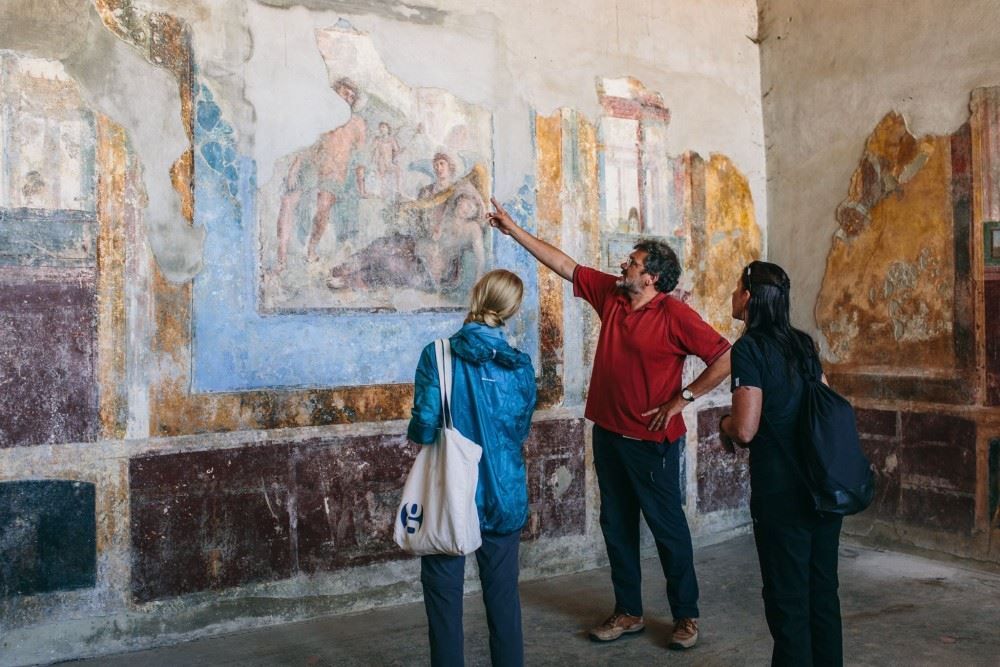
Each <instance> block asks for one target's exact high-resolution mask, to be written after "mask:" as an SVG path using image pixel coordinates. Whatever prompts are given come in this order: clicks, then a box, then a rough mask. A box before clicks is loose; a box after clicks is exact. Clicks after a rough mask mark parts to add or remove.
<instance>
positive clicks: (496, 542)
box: [407, 269, 535, 667]
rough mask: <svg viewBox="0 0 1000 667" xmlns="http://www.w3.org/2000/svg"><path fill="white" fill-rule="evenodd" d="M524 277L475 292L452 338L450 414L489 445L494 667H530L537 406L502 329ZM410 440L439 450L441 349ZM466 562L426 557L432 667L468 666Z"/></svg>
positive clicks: (488, 590)
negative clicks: (525, 553)
mask: <svg viewBox="0 0 1000 667" xmlns="http://www.w3.org/2000/svg"><path fill="white" fill-rule="evenodd" d="M523 294H524V285H523V284H522V282H521V279H520V278H518V277H517V275H515V274H513V273H511V272H510V271H505V270H502V269H498V270H496V271H490V272H489V273H487V274H486V275H484V276H483V277H482V278H480V279H479V282H477V283H476V285H475V287H473V288H472V299H471V304H470V306H469V314H468V316H467V317H466V318H465V325H464V326H463V327H462V328H461V329H459V330H458V332H457V333H455V334H454V335H452V336H451V338H450V341H451V350H452V356H453V363H452V368H453V376H454V379H453V381H452V396H451V406H452V408H451V414H452V421H453V422H454V426H455V428H457V429H458V430H459V431H460V432H461V433H462V434H463V435H465V436H466V437H467V438H470V439H471V440H473V441H475V442H477V443H479V444H480V445H482V448H483V455H482V458H481V459H480V461H479V486H478V487H477V489H476V505H477V507H478V510H479V526H480V531H481V532H482V536H483V545H482V546H481V547H480V548H479V549H478V550H477V551H476V561H477V562H478V564H479V578H480V581H481V582H482V588H483V601H484V602H485V604H486V619H487V622H488V625H489V631H490V657H491V659H492V662H493V665H495V666H500V665H503V666H505V667H506V666H508V665H509V666H512V667H513V666H520V665H523V664H524V646H523V641H522V636H521V602H520V598H519V596H518V591H517V576H518V565H517V555H518V545H519V543H520V534H521V528H523V527H524V524H525V522H526V521H527V519H528V488H527V482H526V479H525V470H524V454H523V452H522V450H521V448H522V445H523V444H524V440H525V438H526V437H527V436H528V430H529V428H530V427H531V414H532V412H534V409H535V371H534V369H533V368H532V366H531V358H530V357H529V356H528V355H526V354H524V353H523V352H519V351H518V350H516V349H514V348H513V347H511V346H510V345H508V344H507V341H506V340H505V338H504V331H503V326H504V323H505V322H506V321H507V320H508V319H509V318H510V317H511V316H512V315H513V314H514V313H516V312H517V310H518V308H520V306H521V298H522V296H523ZM414 385H415V388H414V396H413V417H412V418H411V419H410V425H409V429H408V430H407V435H408V437H409V438H410V440H412V441H413V442H416V443H419V444H422V445H431V444H432V443H434V442H435V439H436V437H437V430H438V429H439V428H441V425H442V413H441V396H440V393H439V389H438V373H437V362H436V360H435V353H434V344H433V343H431V344H429V345H428V346H427V347H425V348H424V351H423V354H421V356H420V362H419V363H418V364H417V372H416V378H415V380H414ZM464 573H465V557H464V556H444V555H435V556H423V557H422V558H421V564H420V581H421V583H422V584H423V588H424V607H425V608H426V610H427V624H428V635H429V638H430V646H431V664H432V665H434V666H435V667H438V666H444V665H446V666H448V667H452V666H455V665H462V664H464V658H463V652H462V646H463V641H464V640H463V634H462V595H463V581H464Z"/></svg>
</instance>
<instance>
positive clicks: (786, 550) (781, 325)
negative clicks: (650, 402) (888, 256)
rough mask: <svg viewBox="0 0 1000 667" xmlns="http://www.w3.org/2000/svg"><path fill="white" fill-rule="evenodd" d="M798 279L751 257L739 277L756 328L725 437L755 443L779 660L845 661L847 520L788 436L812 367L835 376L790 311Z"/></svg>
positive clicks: (770, 618)
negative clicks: (794, 453)
mask: <svg viewBox="0 0 1000 667" xmlns="http://www.w3.org/2000/svg"><path fill="white" fill-rule="evenodd" d="M790 287H791V283H790V281H789V279H788V274H786V273H785V271H784V270H783V269H782V268H781V267H780V266H778V265H777V264H771V263H770V262H759V261H758V262H751V263H750V264H749V265H747V266H746V267H745V268H744V269H743V270H742V271H741V272H740V276H739V278H737V280H736V286H735V289H734V290H733V294H732V308H733V317H734V318H735V319H737V320H742V321H743V322H745V323H746V329H745V330H744V333H743V335H742V336H741V337H740V339H739V340H737V341H736V343H735V344H734V345H733V352H732V358H733V364H732V366H733V368H732V371H733V372H732V392H733V413H732V414H731V415H726V416H725V417H723V418H722V420H721V421H720V422H719V435H720V437H721V438H722V443H723V445H724V446H725V447H726V448H727V449H728V450H729V451H733V443H734V442H735V443H737V444H739V445H740V446H741V447H749V448H750V515H751V516H752V517H753V533H754V542H755V543H756V545H757V556H758V560H759V561H760V574H761V579H762V580H763V583H764V616H765V617H766V618H767V627H768V629H770V631H771V637H772V638H773V639H774V650H773V653H772V655H771V664H772V665H842V664H843V663H844V653H843V638H842V631H841V621H840V599H839V597H838V595H837V586H838V581H837V550H838V547H839V543H840V526H841V522H842V519H841V517H840V516H838V515H828V516H823V517H821V516H820V515H819V514H818V513H817V512H816V511H815V510H814V505H813V500H812V497H811V496H810V493H809V490H808V489H807V488H806V486H805V483H804V482H803V481H802V478H801V475H800V473H799V472H798V471H797V470H795V469H794V468H793V464H792V463H791V460H790V458H789V457H788V455H787V454H786V453H785V452H783V451H781V450H782V447H787V446H788V445H787V444H785V443H793V442H795V423H796V417H797V415H798V411H799V406H800V404H801V403H802V396H803V390H804V387H805V384H804V382H803V379H802V377H803V376H802V374H803V373H805V372H807V373H809V374H810V375H811V376H812V377H814V378H820V380H821V381H822V382H823V383H824V384H826V376H825V375H824V374H823V367H822V366H821V365H820V361H819V356H818V355H817V354H816V343H815V341H813V339H812V337H811V336H809V334H807V333H805V332H804V331H800V330H798V329H795V328H793V327H792V325H791V321H790V319H789V314H788V310H789V300H790V295H789V293H790Z"/></svg>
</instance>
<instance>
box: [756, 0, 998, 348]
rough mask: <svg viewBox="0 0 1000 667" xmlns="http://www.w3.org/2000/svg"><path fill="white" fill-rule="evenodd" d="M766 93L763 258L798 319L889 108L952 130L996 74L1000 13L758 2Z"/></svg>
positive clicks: (812, 295) (973, 2) (810, 323)
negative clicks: (994, 28)
mask: <svg viewBox="0 0 1000 667" xmlns="http://www.w3.org/2000/svg"><path fill="white" fill-rule="evenodd" d="M759 4H760V13H761V21H760V25H759V32H758V34H757V39H758V40H759V41H760V54H761V55H760V57H761V94H762V98H763V114H764V127H765V136H766V146H767V178H768V188H767V194H768V209H769V211H770V213H769V217H768V238H769V240H768V255H769V257H770V258H771V260H772V261H775V262H777V263H778V264H781V265H782V266H784V267H785V268H786V269H787V270H788V271H789V273H790V275H791V278H792V285H793V293H794V298H793V303H792V308H793V311H794V319H795V321H796V322H797V323H799V324H800V325H801V326H803V327H806V328H807V329H808V330H810V331H812V332H816V331H817V328H816V324H815V319H814V318H813V316H812V313H813V307H814V305H815V303H816V300H817V296H818V295H819V292H820V285H821V283H822V281H823V272H822V271H819V270H816V269H817V268H818V267H823V266H825V262H826V257H827V253H828V252H829V249H830V247H831V245H832V243H833V241H834V233H835V232H836V230H837V219H836V217H835V212H836V211H837V207H838V205H839V204H840V203H841V202H842V201H843V200H844V195H845V191H846V186H847V184H848V183H850V181H851V175H852V174H853V173H854V171H855V169H856V168H857V167H858V162H859V160H860V159H861V157H862V153H863V151H864V146H865V142H866V141H867V138H868V137H869V135H870V134H871V133H872V130H873V128H875V127H876V126H877V125H878V123H879V120H880V119H882V118H883V117H884V116H885V115H886V114H887V113H889V112H890V111H895V112H897V113H899V114H900V115H902V116H903V118H905V119H906V122H907V126H908V128H909V131H910V133H912V134H913V135H914V136H915V137H922V136H924V135H947V134H951V133H952V132H954V131H955V130H957V129H958V128H959V127H960V126H961V125H962V124H963V123H964V122H965V121H966V120H967V119H968V117H969V115H968V114H969V110H968V107H969V92H970V91H971V90H972V89H973V88H975V87H976V86H981V85H991V84H996V83H997V82H1000V43H998V42H997V40H995V39H993V38H992V36H991V35H990V34H989V31H986V30H983V29H982V27H983V26H986V25H993V24H995V23H996V22H997V21H998V20H1000V7H998V6H997V5H996V3H994V2H991V1H990V0H967V1H965V2H961V3H956V4H953V5H949V6H948V7H947V8H944V7H942V5H941V3H939V2H936V1H935V0H914V1H912V2H905V3H903V2H878V3H871V2H865V1H864V0H841V1H838V2H797V1H796V0H761V2H760V3H759Z"/></svg>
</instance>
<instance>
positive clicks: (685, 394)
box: [681, 389, 694, 401]
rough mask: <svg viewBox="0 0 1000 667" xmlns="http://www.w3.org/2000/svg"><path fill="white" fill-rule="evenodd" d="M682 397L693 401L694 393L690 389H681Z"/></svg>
mask: <svg viewBox="0 0 1000 667" xmlns="http://www.w3.org/2000/svg"><path fill="white" fill-rule="evenodd" d="M681 398H683V399H684V400H685V401H693V400H694V394H693V393H692V392H691V390H690V389H683V390H681Z"/></svg>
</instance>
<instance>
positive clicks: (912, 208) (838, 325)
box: [816, 113, 955, 369]
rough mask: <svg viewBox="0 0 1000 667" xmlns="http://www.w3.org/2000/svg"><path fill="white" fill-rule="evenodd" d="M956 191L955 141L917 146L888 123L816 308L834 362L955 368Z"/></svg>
mask: <svg viewBox="0 0 1000 667" xmlns="http://www.w3.org/2000/svg"><path fill="white" fill-rule="evenodd" d="M952 189H953V188H952V161H951V137H948V136H944V137H941V136H928V137H923V138H922V139H920V140H917V139H915V138H914V137H913V136H912V135H911V134H910V133H909V131H908V130H907V129H906V123H905V121H904V120H903V118H902V116H900V115H899V114H895V113H890V114H888V115H886V116H885V118H883V119H882V121H881V122H880V123H879V125H878V126H877V127H876V128H875V130H874V132H873V133H872V135H871V137H869V139H868V142H867V144H866V148H865V154H864V157H863V158H862V160H861V165H860V166H859V167H858V169H857V171H855V173H854V176H853V177H852V179H851V186H850V190H849V194H848V199H847V200H845V202H844V203H842V204H841V205H840V207H839V208H838V209H837V217H838V221H839V222H840V225H841V228H840V230H839V231H838V232H837V235H836V238H835V239H834V244H833V248H832V249H831V251H830V256H829V259H828V260H827V269H826V277H825V278H824V283H823V289H822V291H821V292H820V300H819V303H818V305H817V308H816V319H817V321H818V322H819V325H820V330H821V331H822V332H823V334H824V336H825V340H826V345H827V350H828V355H829V357H830V358H831V359H832V360H834V361H836V362H838V363H840V364H852V365H857V366H879V365H882V366H903V367H910V368H915V367H920V368H925V369H949V368H953V367H954V365H955V352H954V345H953V344H952V335H951V334H952V323H953V321H954V312H953V308H952V304H953V299H954V271H955V250H954V222H953V217H952V216H953V213H954V206H953V202H952Z"/></svg>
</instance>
